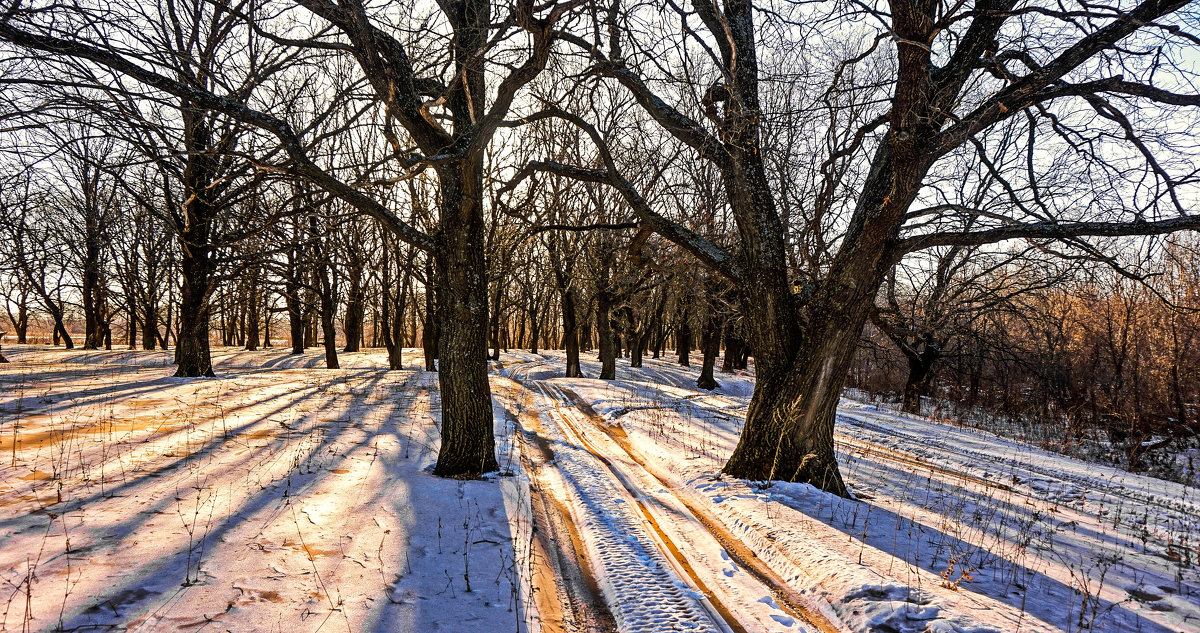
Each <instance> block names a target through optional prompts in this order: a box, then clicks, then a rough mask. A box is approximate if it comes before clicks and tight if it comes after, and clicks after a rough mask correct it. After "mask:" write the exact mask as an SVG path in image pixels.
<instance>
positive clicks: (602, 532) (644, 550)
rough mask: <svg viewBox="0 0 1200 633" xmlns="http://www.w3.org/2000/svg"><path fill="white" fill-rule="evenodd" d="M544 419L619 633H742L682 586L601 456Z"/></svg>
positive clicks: (559, 421)
mask: <svg viewBox="0 0 1200 633" xmlns="http://www.w3.org/2000/svg"><path fill="white" fill-rule="evenodd" d="M533 389H534V390H536V391H537V392H538V393H540V394H542V396H543V397H544V398H545V399H546V401H547V402H549V403H556V404H557V403H558V400H557V399H555V398H553V397H552V396H550V395H549V394H547V393H546V392H544V391H543V390H542V389H541V388H540V386H539V385H537V384H534V385H533ZM551 411H552V409H550V408H547V409H546V410H544V411H539V412H544V413H547V415H545V416H542V417H541V421H542V423H543V430H544V431H545V433H546V435H548V436H549V437H545V438H544V439H545V440H546V441H547V444H548V445H549V446H550V448H551V449H552V450H553V451H554V455H555V458H556V459H555V466H556V467H557V468H556V469H555V472H556V473H557V474H558V475H559V476H560V477H561V480H562V483H563V484H565V486H564V487H565V488H566V489H567V490H568V491H569V493H570V495H571V496H572V497H573V498H574V501H575V503H572V504H570V505H571V511H572V514H573V515H574V519H575V521H574V522H575V524H576V527H577V529H578V531H579V534H580V537H581V540H582V541H583V544H584V546H585V548H586V550H587V559H588V562H589V564H590V567H591V568H592V570H593V571H594V572H595V575H596V576H597V581H598V583H599V585H600V587H601V589H602V590H603V593H604V594H605V597H606V599H607V602H608V603H609V608H610V610H611V611H612V615H613V617H614V619H615V620H616V622H617V626H618V629H619V630H620V631H622V632H623V633H641V632H643V631H645V632H647V633H657V632H660V631H661V632H664V633H665V632H668V631H690V632H695V633H706V632H710V633H718V632H720V633H731V632H733V633H740V632H741V631H743V629H741V628H740V627H739V628H737V629H732V628H730V627H729V626H725V625H724V623H723V622H720V621H719V618H714V616H713V613H712V612H711V611H710V610H709V608H707V607H706V605H705V604H704V602H705V599H704V597H703V596H702V595H700V594H699V593H698V592H697V591H696V590H695V589H693V588H691V587H688V586H687V585H686V584H684V583H683V582H682V581H681V579H680V577H679V576H678V575H677V574H676V573H675V570H674V567H673V565H672V564H671V562H670V560H669V559H668V558H667V555H665V554H664V553H663V552H662V551H661V549H660V548H659V545H658V544H657V543H655V542H654V538H653V536H652V535H651V533H650V531H649V530H648V528H647V526H646V525H645V523H644V518H643V517H642V516H640V515H639V514H638V512H637V511H636V510H635V509H634V508H635V507H636V503H631V502H632V501H635V500H634V499H632V498H630V497H629V496H628V492H627V490H626V489H624V488H623V487H622V486H621V484H620V483H619V480H617V479H616V478H615V476H614V475H613V473H612V472H611V471H610V470H609V469H608V468H607V467H605V466H604V463H603V461H602V459H601V458H600V456H599V455H597V454H596V453H595V452H593V451H592V450H589V448H587V447H586V445H585V443H584V441H583V440H582V438H580V437H579V436H577V435H575V434H574V433H573V432H572V431H571V429H570V428H569V427H568V426H567V425H568V424H569V422H563V418H562V417H558V419H557V420H556V419H555V417H557V416H554V415H552V414H551Z"/></svg>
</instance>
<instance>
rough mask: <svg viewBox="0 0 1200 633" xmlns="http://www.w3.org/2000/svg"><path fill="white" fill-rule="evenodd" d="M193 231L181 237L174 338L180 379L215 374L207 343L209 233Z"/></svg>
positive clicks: (210, 273) (209, 273)
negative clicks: (177, 318) (177, 317)
mask: <svg viewBox="0 0 1200 633" xmlns="http://www.w3.org/2000/svg"><path fill="white" fill-rule="evenodd" d="M193 237H194V234H193V232H192V231H184V232H183V233H181V234H180V236H179V247H180V252H181V257H180V259H179V268H180V271H181V272H182V273H183V284H182V287H181V289H180V293H179V333H178V334H177V335H176V338H175V363H176V364H177V365H178V366H179V367H178V369H176V371H175V376H176V377H177V378H198V377H200V376H213V375H214V374H213V368H212V354H211V352H210V350H209V346H208V325H209V322H208V316H209V301H208V295H209V280H210V277H211V276H212V272H213V271H212V264H211V263H210V261H209V252H208V246H207V236H199V237H198V238H197V239H193Z"/></svg>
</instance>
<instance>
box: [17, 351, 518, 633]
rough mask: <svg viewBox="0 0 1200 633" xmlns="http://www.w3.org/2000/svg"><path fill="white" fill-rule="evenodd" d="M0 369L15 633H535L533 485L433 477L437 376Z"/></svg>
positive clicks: (142, 365) (20, 356) (256, 367)
mask: <svg viewBox="0 0 1200 633" xmlns="http://www.w3.org/2000/svg"><path fill="white" fill-rule="evenodd" d="M5 352H6V354H8V355H9V356H10V360H12V361H13V363H11V364H9V365H6V366H2V367H3V368H2V369H0V410H2V411H3V413H2V415H3V432H4V435H5V440H4V446H3V448H4V450H3V453H4V455H3V464H4V465H3V467H2V468H0V543H2V544H3V547H2V550H0V579H2V581H3V583H4V586H5V587H7V588H8V591H7V592H6V594H7V595H5V598H6V605H7V609H6V611H5V613H4V615H3V619H2V621H0V629H4V630H9V629H11V630H21V629H22V628H24V627H26V626H28V627H29V628H31V629H33V630H50V629H54V628H63V629H67V630H75V629H82V630H109V629H114V628H121V629H137V630H141V631H151V630H181V629H208V630H226V629H228V630H235V631H236V630H241V631H259V630H261V631H266V630H306V631H307V630H317V629H322V628H324V629H326V630H352V631H360V630H400V631H463V630H480V631H513V630H527V629H528V628H529V627H527V626H525V625H524V624H523V621H524V620H525V613H524V612H523V611H522V605H523V604H524V603H525V600H524V599H523V597H522V596H523V595H525V594H526V593H527V591H528V589H527V584H526V582H525V581H524V580H523V579H522V569H523V565H524V563H523V562H521V561H515V560H514V551H517V550H515V549H514V546H513V543H514V542H520V538H521V535H522V533H524V534H526V535H527V533H528V530H529V527H528V524H527V517H522V516H521V515H520V514H519V513H516V512H514V510H513V508H512V507H510V506H511V505H512V504H511V503H510V502H508V499H510V498H513V499H515V498H519V497H520V494H521V493H520V490H519V488H520V487H521V486H522V485H523V482H522V480H521V478H520V477H507V478H501V479H500V482H499V483H496V482H487V481H453V480H443V479H438V478H434V477H432V476H431V475H429V474H428V472H427V471H428V470H429V469H430V468H431V467H432V464H433V460H434V457H435V456H436V450H437V444H438V439H437V426H436V424H437V422H438V419H439V408H440V403H439V400H438V397H437V389H436V376H435V375H433V374H426V373H423V372H417V371H411V370H406V371H403V372H382V371H377V370H374V369H370V370H366V369H365V368H366V367H371V366H377V365H376V362H377V361H378V359H376V360H367V359H360V360H357V361H356V360H355V359H354V358H352V357H351V358H347V359H346V360H347V361H349V362H347V363H346V364H347V365H348V366H350V367H352V368H351V369H343V370H335V371H328V370H320V371H317V370H309V369H281V368H279V367H278V365H281V364H283V363H276V364H275V366H271V365H269V363H272V362H274V361H278V360H280V358H281V355H280V353H278V352H264V353H223V352H219V353H218V358H217V360H218V364H217V371H218V373H219V375H220V377H219V378H217V379H206V380H177V379H172V378H169V377H167V376H168V375H169V372H170V369H169V368H166V367H164V365H165V363H164V362H161V361H163V360H165V358H166V357H165V354H162V353H157V354H156V353H142V352H137V353H127V352H114V353H111V354H109V353H104V352H89V353H77V354H74V353H69V352H54V351H41V350H35V349H32V348H19V347H17V346H6V348H5ZM318 356H319V355H306V356H305V357H301V358H300V359H298V360H301V361H303V362H301V363H295V364H298V365H299V364H302V365H307V364H309V361H312V360H315V359H316V358H317V357H318ZM347 356H352V355H347ZM413 358H415V356H413ZM382 362H383V363H384V364H386V358H385V357H384V358H382ZM18 420H19V423H17V421H18ZM498 433H499V435H500V437H501V438H502V440H506V438H508V436H509V435H510V433H511V429H510V428H509V429H506V428H505V427H503V426H502V425H501V426H500V427H499V428H498ZM39 434H42V435H39ZM13 436H16V437H17V438H18V439H20V440H21V443H20V444H19V445H18V446H17V448H16V450H15V451H14V450H13V444H12V438H13ZM35 439H40V440H43V441H31V440H35ZM501 449H502V450H501V454H502V457H503V456H504V454H505V451H506V450H507V451H508V452H509V453H511V447H510V446H509V445H508V444H507V443H506V442H502V446H501ZM510 458H511V455H510ZM59 494H61V501H60V500H59V499H58V495H59ZM523 521H524V523H522V522H523ZM514 535H516V536H517V538H515V539H514ZM468 566H469V568H468ZM468 580H469V581H470V591H468V589H467V581H468ZM26 596H28V597H30V598H32V600H30V601H29V603H28V605H27V604H26ZM448 604H453V608H447V605H448ZM27 608H28V611H27ZM464 627H467V628H466V629H464Z"/></svg>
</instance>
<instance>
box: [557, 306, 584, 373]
mask: <svg viewBox="0 0 1200 633" xmlns="http://www.w3.org/2000/svg"><path fill="white" fill-rule="evenodd" d="M575 319H576V314H575V290H574V289H572V288H567V289H566V290H565V291H563V293H562V323H563V347H565V348H566V350H567V372H566V376H567V378H581V377H582V376H583V371H582V370H581V369H580V367H579V327H578V325H577V324H576V322H575Z"/></svg>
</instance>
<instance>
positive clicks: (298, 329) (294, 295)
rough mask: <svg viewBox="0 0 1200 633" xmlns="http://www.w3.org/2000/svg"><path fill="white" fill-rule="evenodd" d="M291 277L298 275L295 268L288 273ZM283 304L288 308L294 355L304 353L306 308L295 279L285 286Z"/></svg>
mask: <svg viewBox="0 0 1200 633" xmlns="http://www.w3.org/2000/svg"><path fill="white" fill-rule="evenodd" d="M288 274H290V275H293V276H295V275H298V274H299V273H298V271H297V270H296V269H295V267H294V265H293V267H292V268H291V269H290V270H289V271H288ZM283 302H284V304H285V305H286V306H287V313H288V333H289V335H290V336H291V338H292V353H293V354H303V353H304V306H303V304H302V303H301V301H300V285H299V284H298V283H296V282H295V281H294V280H293V279H289V280H288V281H287V282H286V283H285V284H284V295H283Z"/></svg>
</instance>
